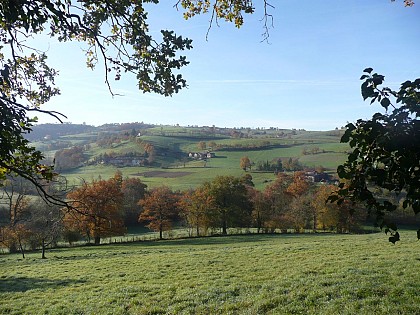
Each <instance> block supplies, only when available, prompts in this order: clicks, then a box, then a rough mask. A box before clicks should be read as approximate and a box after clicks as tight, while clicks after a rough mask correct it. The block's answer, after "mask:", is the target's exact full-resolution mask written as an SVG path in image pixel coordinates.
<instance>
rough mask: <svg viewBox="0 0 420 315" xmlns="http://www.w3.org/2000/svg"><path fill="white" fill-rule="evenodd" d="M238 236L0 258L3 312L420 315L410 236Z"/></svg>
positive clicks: (417, 258) (419, 254)
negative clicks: (42, 256) (395, 241)
mask: <svg viewBox="0 0 420 315" xmlns="http://www.w3.org/2000/svg"><path fill="white" fill-rule="evenodd" d="M401 234H402V241H401V242H399V243H398V245H392V244H391V243H388V241H387V239H386V236H385V235H384V234H383V233H377V234H367V235H325V234H324V235H323V234H319V235H318V234H317V235H292V234H290V235H243V236H229V237H210V238H200V239H183V240H172V241H160V242H158V241H154V242H140V243H132V244H119V245H102V246H100V247H79V248H70V249H55V250H51V251H49V252H48V253H47V257H48V259H46V260H42V259H40V258H39V257H40V255H39V253H31V254H29V255H28V258H26V259H24V260H22V259H20V256H18V255H2V256H0V300H1V303H0V313H1V314H69V315H70V314H369V315H370V314H420V296H419V290H420V274H419V272H418V271H419V270H420V251H419V249H418V246H419V243H418V241H416V240H415V233H414V232H412V231H402V233H401Z"/></svg>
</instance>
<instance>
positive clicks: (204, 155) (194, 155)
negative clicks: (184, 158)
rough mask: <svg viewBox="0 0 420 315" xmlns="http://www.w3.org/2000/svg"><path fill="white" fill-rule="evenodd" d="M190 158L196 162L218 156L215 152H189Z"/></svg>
mask: <svg viewBox="0 0 420 315" xmlns="http://www.w3.org/2000/svg"><path fill="white" fill-rule="evenodd" d="M188 157H189V158H191V159H195V160H205V159H211V158H214V157H216V154H215V153H214V152H210V151H207V152H189V153H188Z"/></svg>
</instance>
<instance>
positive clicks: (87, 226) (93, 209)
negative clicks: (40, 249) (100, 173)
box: [65, 178, 126, 244]
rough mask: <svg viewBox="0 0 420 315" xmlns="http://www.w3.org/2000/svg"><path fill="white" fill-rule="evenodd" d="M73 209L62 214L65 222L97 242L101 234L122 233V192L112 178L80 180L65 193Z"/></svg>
mask: <svg viewBox="0 0 420 315" xmlns="http://www.w3.org/2000/svg"><path fill="white" fill-rule="evenodd" d="M67 198H68V199H70V200H71V202H72V206H73V207H74V208H75V209H77V211H72V212H69V213H67V214H66V218H65V223H66V225H67V226H69V227H71V228H76V229H78V230H79V231H80V232H81V233H82V234H84V235H86V236H87V237H88V238H89V239H90V238H91V237H93V238H94V240H95V244H100V241H101V238H103V237H109V236H115V235H122V234H124V233H125V231H126V229H125V226H124V212H123V207H122V204H123V193H122V192H121V185H120V182H119V181H118V180H117V179H116V178H111V179H109V180H94V181H93V182H92V183H91V184H88V183H83V185H82V186H81V187H80V188H77V189H75V190H73V191H72V192H70V193H69V194H68V195H67Z"/></svg>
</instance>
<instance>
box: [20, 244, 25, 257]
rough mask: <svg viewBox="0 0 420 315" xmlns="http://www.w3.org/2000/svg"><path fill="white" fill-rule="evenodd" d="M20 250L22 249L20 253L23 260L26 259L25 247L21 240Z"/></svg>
mask: <svg viewBox="0 0 420 315" xmlns="http://www.w3.org/2000/svg"><path fill="white" fill-rule="evenodd" d="M19 249H20V252H21V253H22V258H23V259H25V250H24V249H23V246H22V243H21V242H20V240H19Z"/></svg>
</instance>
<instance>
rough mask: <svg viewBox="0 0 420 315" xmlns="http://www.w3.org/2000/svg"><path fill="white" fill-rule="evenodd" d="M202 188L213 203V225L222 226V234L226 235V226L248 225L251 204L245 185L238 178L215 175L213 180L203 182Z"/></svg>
mask: <svg viewBox="0 0 420 315" xmlns="http://www.w3.org/2000/svg"><path fill="white" fill-rule="evenodd" d="M204 189H206V190H207V191H208V194H209V195H210V196H211V197H212V198H213V200H214V204H215V213H214V217H213V218H212V226H213V227H217V228H222V234H224V235H226V234H227V229H228V227H237V226H249V224H250V217H251V204H250V202H249V199H248V191H247V187H246V186H245V185H244V183H243V182H242V181H241V179H240V178H237V177H233V176H217V177H216V178H215V179H214V180H213V181H211V182H208V183H205V184H204Z"/></svg>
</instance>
